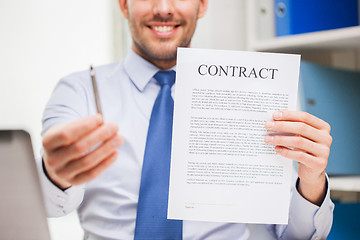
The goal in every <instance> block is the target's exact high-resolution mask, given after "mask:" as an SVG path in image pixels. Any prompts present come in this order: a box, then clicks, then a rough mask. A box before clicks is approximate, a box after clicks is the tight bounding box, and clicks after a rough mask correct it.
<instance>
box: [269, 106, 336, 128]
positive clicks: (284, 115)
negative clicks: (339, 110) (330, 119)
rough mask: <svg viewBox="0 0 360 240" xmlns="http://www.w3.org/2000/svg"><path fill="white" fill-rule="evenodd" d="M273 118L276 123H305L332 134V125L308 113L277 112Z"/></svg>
mask: <svg viewBox="0 0 360 240" xmlns="http://www.w3.org/2000/svg"><path fill="white" fill-rule="evenodd" d="M273 118H274V120H276V121H296V122H303V123H305V124H307V125H310V126H312V127H314V128H316V129H319V130H323V131H327V132H328V133H329V132H330V129H331V128H330V125H329V124H328V123H327V122H325V121H324V120H322V119H320V118H317V117H315V116H313V115H311V114H309V113H306V112H299V111H277V112H275V113H274V114H273Z"/></svg>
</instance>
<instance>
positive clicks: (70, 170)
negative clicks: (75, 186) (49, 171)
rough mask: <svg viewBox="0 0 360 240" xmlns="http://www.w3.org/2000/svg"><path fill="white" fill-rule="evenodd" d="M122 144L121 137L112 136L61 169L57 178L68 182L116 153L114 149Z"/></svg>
mask: <svg viewBox="0 0 360 240" xmlns="http://www.w3.org/2000/svg"><path fill="white" fill-rule="evenodd" d="M123 142H124V140H123V138H122V137H120V136H118V135H115V136H113V137H112V138H110V139H109V140H107V141H106V142H104V143H103V144H102V145H101V146H100V147H98V148H97V149H96V150H94V151H93V152H91V153H89V154H88V155H85V156H84V157H82V158H80V159H77V160H73V161H71V162H69V163H68V164H67V165H66V166H64V168H63V169H61V170H60V171H58V176H60V177H62V178H64V179H67V180H68V181H70V180H71V179H72V178H74V177H75V176H76V175H79V174H82V173H85V172H87V171H89V170H91V169H92V168H94V167H95V166H96V165H98V164H99V163H100V162H102V161H104V160H105V159H107V158H109V157H110V156H111V155H114V154H115V153H117V151H116V149H117V148H118V147H120V146H121V145H122V144H123Z"/></svg>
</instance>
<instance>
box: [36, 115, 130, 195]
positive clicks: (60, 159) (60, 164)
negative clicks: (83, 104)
mask: <svg viewBox="0 0 360 240" xmlns="http://www.w3.org/2000/svg"><path fill="white" fill-rule="evenodd" d="M117 131H118V127H117V125H116V124H113V123H103V121H102V117H101V115H99V114H97V115H94V116H91V117H89V118H86V119H80V120H77V121H74V122H71V123H68V124H64V125H60V126H56V127H53V128H51V129H49V131H47V132H46V133H45V135H44V137H43V146H44V155H43V161H44V166H45V169H46V172H47V174H48V176H49V178H50V179H51V180H52V181H53V182H54V183H55V184H56V185H57V186H58V187H60V188H61V189H63V190H64V189H66V188H69V187H71V186H72V185H79V184H83V183H85V182H88V181H90V180H92V179H94V178H95V177H97V176H98V175H100V173H102V172H103V171H104V170H105V169H107V168H108V167H109V166H110V165H111V164H112V163H113V162H114V161H115V160H116V157H117V150H116V149H117V148H118V147H119V146H121V144H122V143H123V138H122V137H120V136H119V135H117ZM95 147H96V149H94V148H95Z"/></svg>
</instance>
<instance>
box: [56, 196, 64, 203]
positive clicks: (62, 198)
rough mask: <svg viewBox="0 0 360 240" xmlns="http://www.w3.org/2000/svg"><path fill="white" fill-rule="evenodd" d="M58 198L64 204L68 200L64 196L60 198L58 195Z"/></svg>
mask: <svg viewBox="0 0 360 240" xmlns="http://www.w3.org/2000/svg"><path fill="white" fill-rule="evenodd" d="M57 198H58V199H59V200H60V201H62V202H65V200H66V199H65V198H64V197H63V196H60V195H58V196H57Z"/></svg>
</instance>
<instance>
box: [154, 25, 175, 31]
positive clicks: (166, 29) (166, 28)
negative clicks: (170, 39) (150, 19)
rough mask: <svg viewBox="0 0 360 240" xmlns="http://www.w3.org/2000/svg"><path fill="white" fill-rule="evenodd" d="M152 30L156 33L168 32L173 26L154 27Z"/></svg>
mask: <svg viewBox="0 0 360 240" xmlns="http://www.w3.org/2000/svg"><path fill="white" fill-rule="evenodd" d="M153 28H154V30H155V31H157V32H170V31H171V30H173V29H174V27H173V26H154V27H153Z"/></svg>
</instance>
